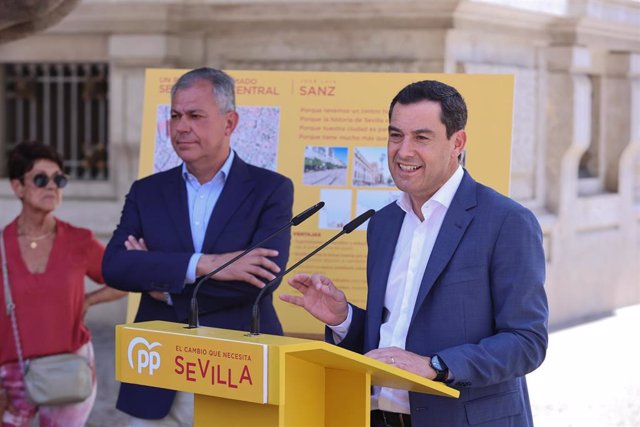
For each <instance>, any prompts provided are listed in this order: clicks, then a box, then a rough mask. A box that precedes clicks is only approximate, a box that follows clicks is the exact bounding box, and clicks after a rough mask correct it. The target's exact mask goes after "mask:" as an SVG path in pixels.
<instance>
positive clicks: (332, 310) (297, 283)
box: [281, 81, 548, 427]
mask: <svg viewBox="0 0 640 427" xmlns="http://www.w3.org/2000/svg"><path fill="white" fill-rule="evenodd" d="M466 119H467V111H466V105H465V103H464V100H463V98H462V96H461V95H460V94H459V93H458V91H457V90H456V89H455V88H453V87H450V86H448V85H445V84H443V83H440V82H436V81H423V82H418V83H413V84H411V85H409V86H407V87H405V88H404V89H403V90H402V91H400V93H398V95H397V96H396V97H395V98H394V100H393V101H392V103H391V107H390V113H389V140H388V159H389V168H390V171H391V174H392V176H393V178H394V181H395V183H396V185H397V186H398V188H400V190H402V191H403V192H404V194H403V195H402V196H401V198H400V199H399V200H398V201H397V202H395V203H392V204H390V205H387V206H386V207H384V208H383V209H381V210H380V211H379V212H378V213H377V214H376V215H375V216H374V217H373V218H372V219H371V221H370V223H369V225H368V230H367V244H368V258H367V283H368V293H367V309H366V310H362V309H360V308H358V307H355V306H352V305H350V304H348V303H347V300H346V298H345V295H344V293H343V292H342V291H340V290H339V289H338V288H337V287H335V285H334V284H333V283H332V282H331V280H329V279H328V278H326V277H324V276H322V275H319V274H314V275H312V276H309V275H306V274H299V275H297V276H295V277H294V278H293V279H291V280H290V281H289V283H290V284H291V285H292V286H293V287H294V288H296V289H297V290H298V291H300V292H301V294H302V295H301V296H292V295H284V296H282V297H281V298H282V299H283V300H285V301H287V302H291V303H294V304H297V305H300V306H302V307H304V308H305V309H306V310H307V311H309V312H310V313H311V314H313V315H314V316H315V317H317V318H318V319H320V320H322V321H323V322H325V323H326V324H327V325H328V328H327V335H326V338H327V340H328V341H331V342H337V343H338V344H339V345H340V346H343V347H345V348H348V349H350V350H353V351H357V352H361V353H364V354H366V355H367V356H370V357H372V358H374V359H377V360H380V361H382V362H385V363H390V364H393V365H395V366H398V367H400V368H403V369H406V370H408V371H411V372H414V373H416V374H418V375H422V376H424V377H426V378H429V379H432V380H436V381H444V382H446V383H448V384H450V385H451V386H453V387H456V388H458V389H459V390H460V398H459V399H450V398H445V397H437V396H431V395H427V394H421V393H409V392H406V391H402V390H395V389H389V388H374V392H373V395H372V409H373V411H372V413H371V425H372V426H387V425H389V426H395V425H403V426H410V425H411V424H413V425H414V426H430V427H455V426H470V425H474V426H480V425H482V426H531V425H533V420H532V416H531V408H530V404H529V397H528V392H527V385H526V381H525V378H524V375H525V374H527V373H529V372H531V371H533V370H534V369H536V368H537V367H538V366H539V365H540V364H541V363H542V361H543V360H544V357H545V354H546V348H547V318H548V306H547V299H546V294H545V290H544V276H545V258H544V253H543V248H542V233H541V230H540V226H539V224H538V222H537V220H536V218H535V217H534V215H533V214H532V213H531V212H530V211H528V210H527V209H525V208H524V207H522V206H521V205H519V204H517V203H516V202H514V201H513V200H511V199H509V198H507V197H505V196H502V195H500V194H498V193H497V192H495V191H493V190H492V189H490V188H488V187H485V186H483V185H481V184H479V183H477V182H476V181H474V180H473V178H471V176H470V175H469V173H468V172H466V171H465V170H464V169H463V167H462V166H461V165H459V158H460V156H461V154H462V151H463V149H464V147H465V144H466V134H465V131H464V127H465V124H466Z"/></svg>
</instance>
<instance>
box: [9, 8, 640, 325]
mask: <svg viewBox="0 0 640 427" xmlns="http://www.w3.org/2000/svg"><path fill="white" fill-rule="evenodd" d="M639 28H640V3H638V2H636V1H631V0H567V1H565V2H557V1H556V2H550V1H546V2H545V1H539V2H534V1H519V2H516V1H509V0H475V1H460V0H441V1H434V2H426V1H407V0H396V1H393V2H391V1H379V0H373V1H363V0H361V1H356V0H343V1H321V0H306V1H289V0H269V1H253V2H251V1H245V2H238V1H234V0H227V1H222V0H201V1H194V0H189V1H186V0H185V1H178V0H162V1H153V2H151V1H136V2H133V1H125V0H85V1H83V2H81V3H80V4H79V6H78V7H77V8H76V9H75V10H74V11H73V12H72V13H71V14H70V15H69V16H68V17H67V18H65V19H64V20H63V21H62V22H61V23H60V24H58V25H56V26H55V27H53V28H50V29H49V30H47V31H46V32H44V33H40V34H37V35H33V36H31V37H29V38H26V39H22V40H18V41H15V42H11V43H6V44H3V45H0V61H3V62H28V61H38V62H45V61H55V62H59V61H104V62H108V63H109V65H110V76H111V81H110V103H111V104H110V105H111V107H110V108H111V110H110V128H109V135H110V139H111V140H110V168H111V170H112V171H113V173H112V174H111V179H110V180H109V181H108V182H106V183H84V184H79V183H78V184H76V183H74V185H73V186H72V188H69V189H68V191H67V192H66V194H65V197H66V201H65V203H64V204H63V206H62V208H61V210H60V212H59V213H60V216H61V217H63V218H65V219H68V220H70V221H72V222H74V223H76V224H80V225H84V226H86V227H90V228H92V229H94V230H95V231H96V232H97V233H98V235H100V236H101V237H103V238H108V236H109V234H110V233H111V231H112V230H113V228H114V226H115V224H116V223H117V221H118V218H119V214H120V208H121V206H122V201H123V197H124V194H125V192H126V191H127V189H128V188H129V185H130V183H131V181H132V180H133V179H134V178H135V177H136V175H137V162H138V146H139V139H140V128H141V116H142V103H143V96H144V93H143V88H144V86H143V79H144V69H145V68H147V67H195V66H201V65H210V66H215V67H219V68H227V69H267V70H331V71H397V72H461V73H512V74H514V75H515V76H516V80H515V81H516V93H515V100H514V102H515V112H514V139H513V154H512V173H511V180H512V184H511V193H512V197H514V198H515V199H517V200H518V201H520V202H521V203H523V204H525V205H526V206H528V207H530V208H531V209H532V210H534V212H535V213H536V214H537V216H538V218H539V220H540V222H541V224H542V226H543V230H544V234H545V249H546V255H547V260H548V280H547V288H548V292H549V298H550V304H551V322H552V324H553V325H556V326H560V325H563V324H566V323H568V322H575V321H580V320H582V319H584V318H587V317H591V316H598V315H603V314H606V313H608V312H610V311H611V310H613V309H614V308H616V307H620V306H625V305H630V304H637V303H639V302H640V278H639V277H640V276H639V274H638V273H639V271H638V265H640V228H639V227H638V224H639V221H640V154H639V145H640V31H639V30H638V29H639ZM0 108H1V107H0ZM1 143H2V142H0V144H1ZM0 160H1V159H0ZM0 208H1V209H0V223H6V222H7V221H9V220H10V219H11V218H13V217H14V216H15V214H16V213H17V209H18V205H17V203H16V202H15V201H14V200H12V195H11V193H10V190H9V186H8V183H6V182H4V183H2V182H0Z"/></svg>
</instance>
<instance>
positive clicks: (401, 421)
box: [371, 409, 411, 427]
mask: <svg viewBox="0 0 640 427" xmlns="http://www.w3.org/2000/svg"><path fill="white" fill-rule="evenodd" d="M371 427H411V415H409V414H400V413H397V412H387V411H381V410H379V409H376V410H374V411H371Z"/></svg>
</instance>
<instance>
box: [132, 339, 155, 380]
mask: <svg viewBox="0 0 640 427" xmlns="http://www.w3.org/2000/svg"><path fill="white" fill-rule="evenodd" d="M138 344H144V346H145V347H146V348H143V347H141V348H138V351H137V354H136V356H137V357H136V359H137V360H136V361H137V363H136V365H137V366H138V373H139V374H140V373H142V371H143V370H144V369H145V368H147V369H148V370H149V375H153V371H155V370H156V369H158V368H159V367H160V353H158V352H157V351H151V350H152V349H153V348H154V347H157V346H159V345H160V343H159V342H154V343H153V344H149V342H148V341H147V340H145V339H144V338H141V337H136V338H134V339H132V340H131V342H130V343H129V349H128V350H127V356H128V358H129V366H131V369H135V367H134V363H133V360H134V358H133V356H134V354H133V353H134V348H135V347H136V345H138Z"/></svg>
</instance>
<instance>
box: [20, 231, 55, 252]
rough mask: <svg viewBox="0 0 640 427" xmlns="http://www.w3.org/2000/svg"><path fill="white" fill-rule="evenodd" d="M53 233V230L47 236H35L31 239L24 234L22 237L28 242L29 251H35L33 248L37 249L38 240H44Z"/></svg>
mask: <svg viewBox="0 0 640 427" xmlns="http://www.w3.org/2000/svg"><path fill="white" fill-rule="evenodd" d="M54 232H55V230H51V231H50V232H48V233H47V234H43V235H42V236H36V237H31V236H27V235H26V234H23V235H22V237H24V238H26V239H27V240H29V247H30V248H31V249H35V248H37V247H38V241H39V240H42V239H46V238H47V237H49V236H51V235H52V234H53V233H54Z"/></svg>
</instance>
